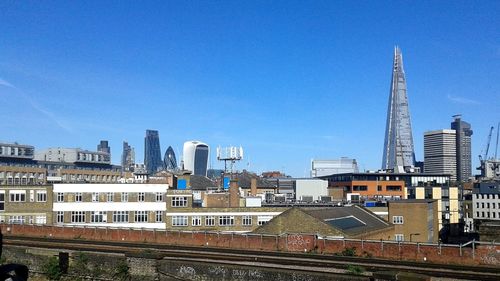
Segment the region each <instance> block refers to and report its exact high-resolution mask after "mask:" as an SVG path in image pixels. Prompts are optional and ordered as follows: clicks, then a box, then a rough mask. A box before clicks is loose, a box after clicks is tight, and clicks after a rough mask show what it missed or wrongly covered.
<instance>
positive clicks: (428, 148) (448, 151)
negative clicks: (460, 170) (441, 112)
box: [424, 129, 457, 181]
mask: <svg viewBox="0 0 500 281" xmlns="http://www.w3.org/2000/svg"><path fill="white" fill-rule="evenodd" d="M424 163H425V165H424V172H426V173H437V174H449V175H451V177H450V179H451V181H456V180H457V145H456V133H455V130H449V129H447V130H437V131H429V132H425V133H424Z"/></svg>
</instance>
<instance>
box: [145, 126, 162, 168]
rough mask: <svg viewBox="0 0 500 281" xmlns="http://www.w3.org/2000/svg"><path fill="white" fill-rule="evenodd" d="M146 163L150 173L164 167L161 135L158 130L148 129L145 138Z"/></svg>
mask: <svg viewBox="0 0 500 281" xmlns="http://www.w3.org/2000/svg"><path fill="white" fill-rule="evenodd" d="M144 165H146V170H147V172H148V173H149V174H154V173H155V172H157V171H158V170H159V169H161V168H162V166H163V164H162V161H161V150H160V136H159V134H158V131H155V130H146V137H145V138H144Z"/></svg>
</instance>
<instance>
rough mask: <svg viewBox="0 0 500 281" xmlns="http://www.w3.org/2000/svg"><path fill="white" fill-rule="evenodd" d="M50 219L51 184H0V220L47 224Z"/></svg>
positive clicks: (3, 221)
mask: <svg viewBox="0 0 500 281" xmlns="http://www.w3.org/2000/svg"><path fill="white" fill-rule="evenodd" d="M51 221H52V186H41V185H35V186H26V185H13V186H0V222H2V223H14V224H47V223H50V222H51Z"/></svg>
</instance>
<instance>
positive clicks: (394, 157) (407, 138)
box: [382, 47, 415, 170]
mask: <svg viewBox="0 0 500 281" xmlns="http://www.w3.org/2000/svg"><path fill="white" fill-rule="evenodd" d="M414 165H415V153H414V151H413V136H412V131H411V120H410V109H409V106H408V96H407V94H406V78H405V72H404V69H403V55H402V54H401V49H399V47H395V48H394V62H393V67H392V81H391V93H390V95H389V106H388V108H387V124H386V128H385V141H384V155H383V160H382V169H394V170H397V169H398V168H403V167H411V166H414Z"/></svg>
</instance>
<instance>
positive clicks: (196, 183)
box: [189, 175, 217, 190]
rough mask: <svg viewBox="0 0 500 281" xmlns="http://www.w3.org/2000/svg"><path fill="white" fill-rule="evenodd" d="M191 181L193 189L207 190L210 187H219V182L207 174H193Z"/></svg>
mask: <svg viewBox="0 0 500 281" xmlns="http://www.w3.org/2000/svg"><path fill="white" fill-rule="evenodd" d="M189 183H190V184H191V189H193V190H206V189H207V188H208V187H217V184H216V183H215V182H213V181H212V180H210V179H209V178H207V177H205V176H197V175H191V176H190V177H189Z"/></svg>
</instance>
